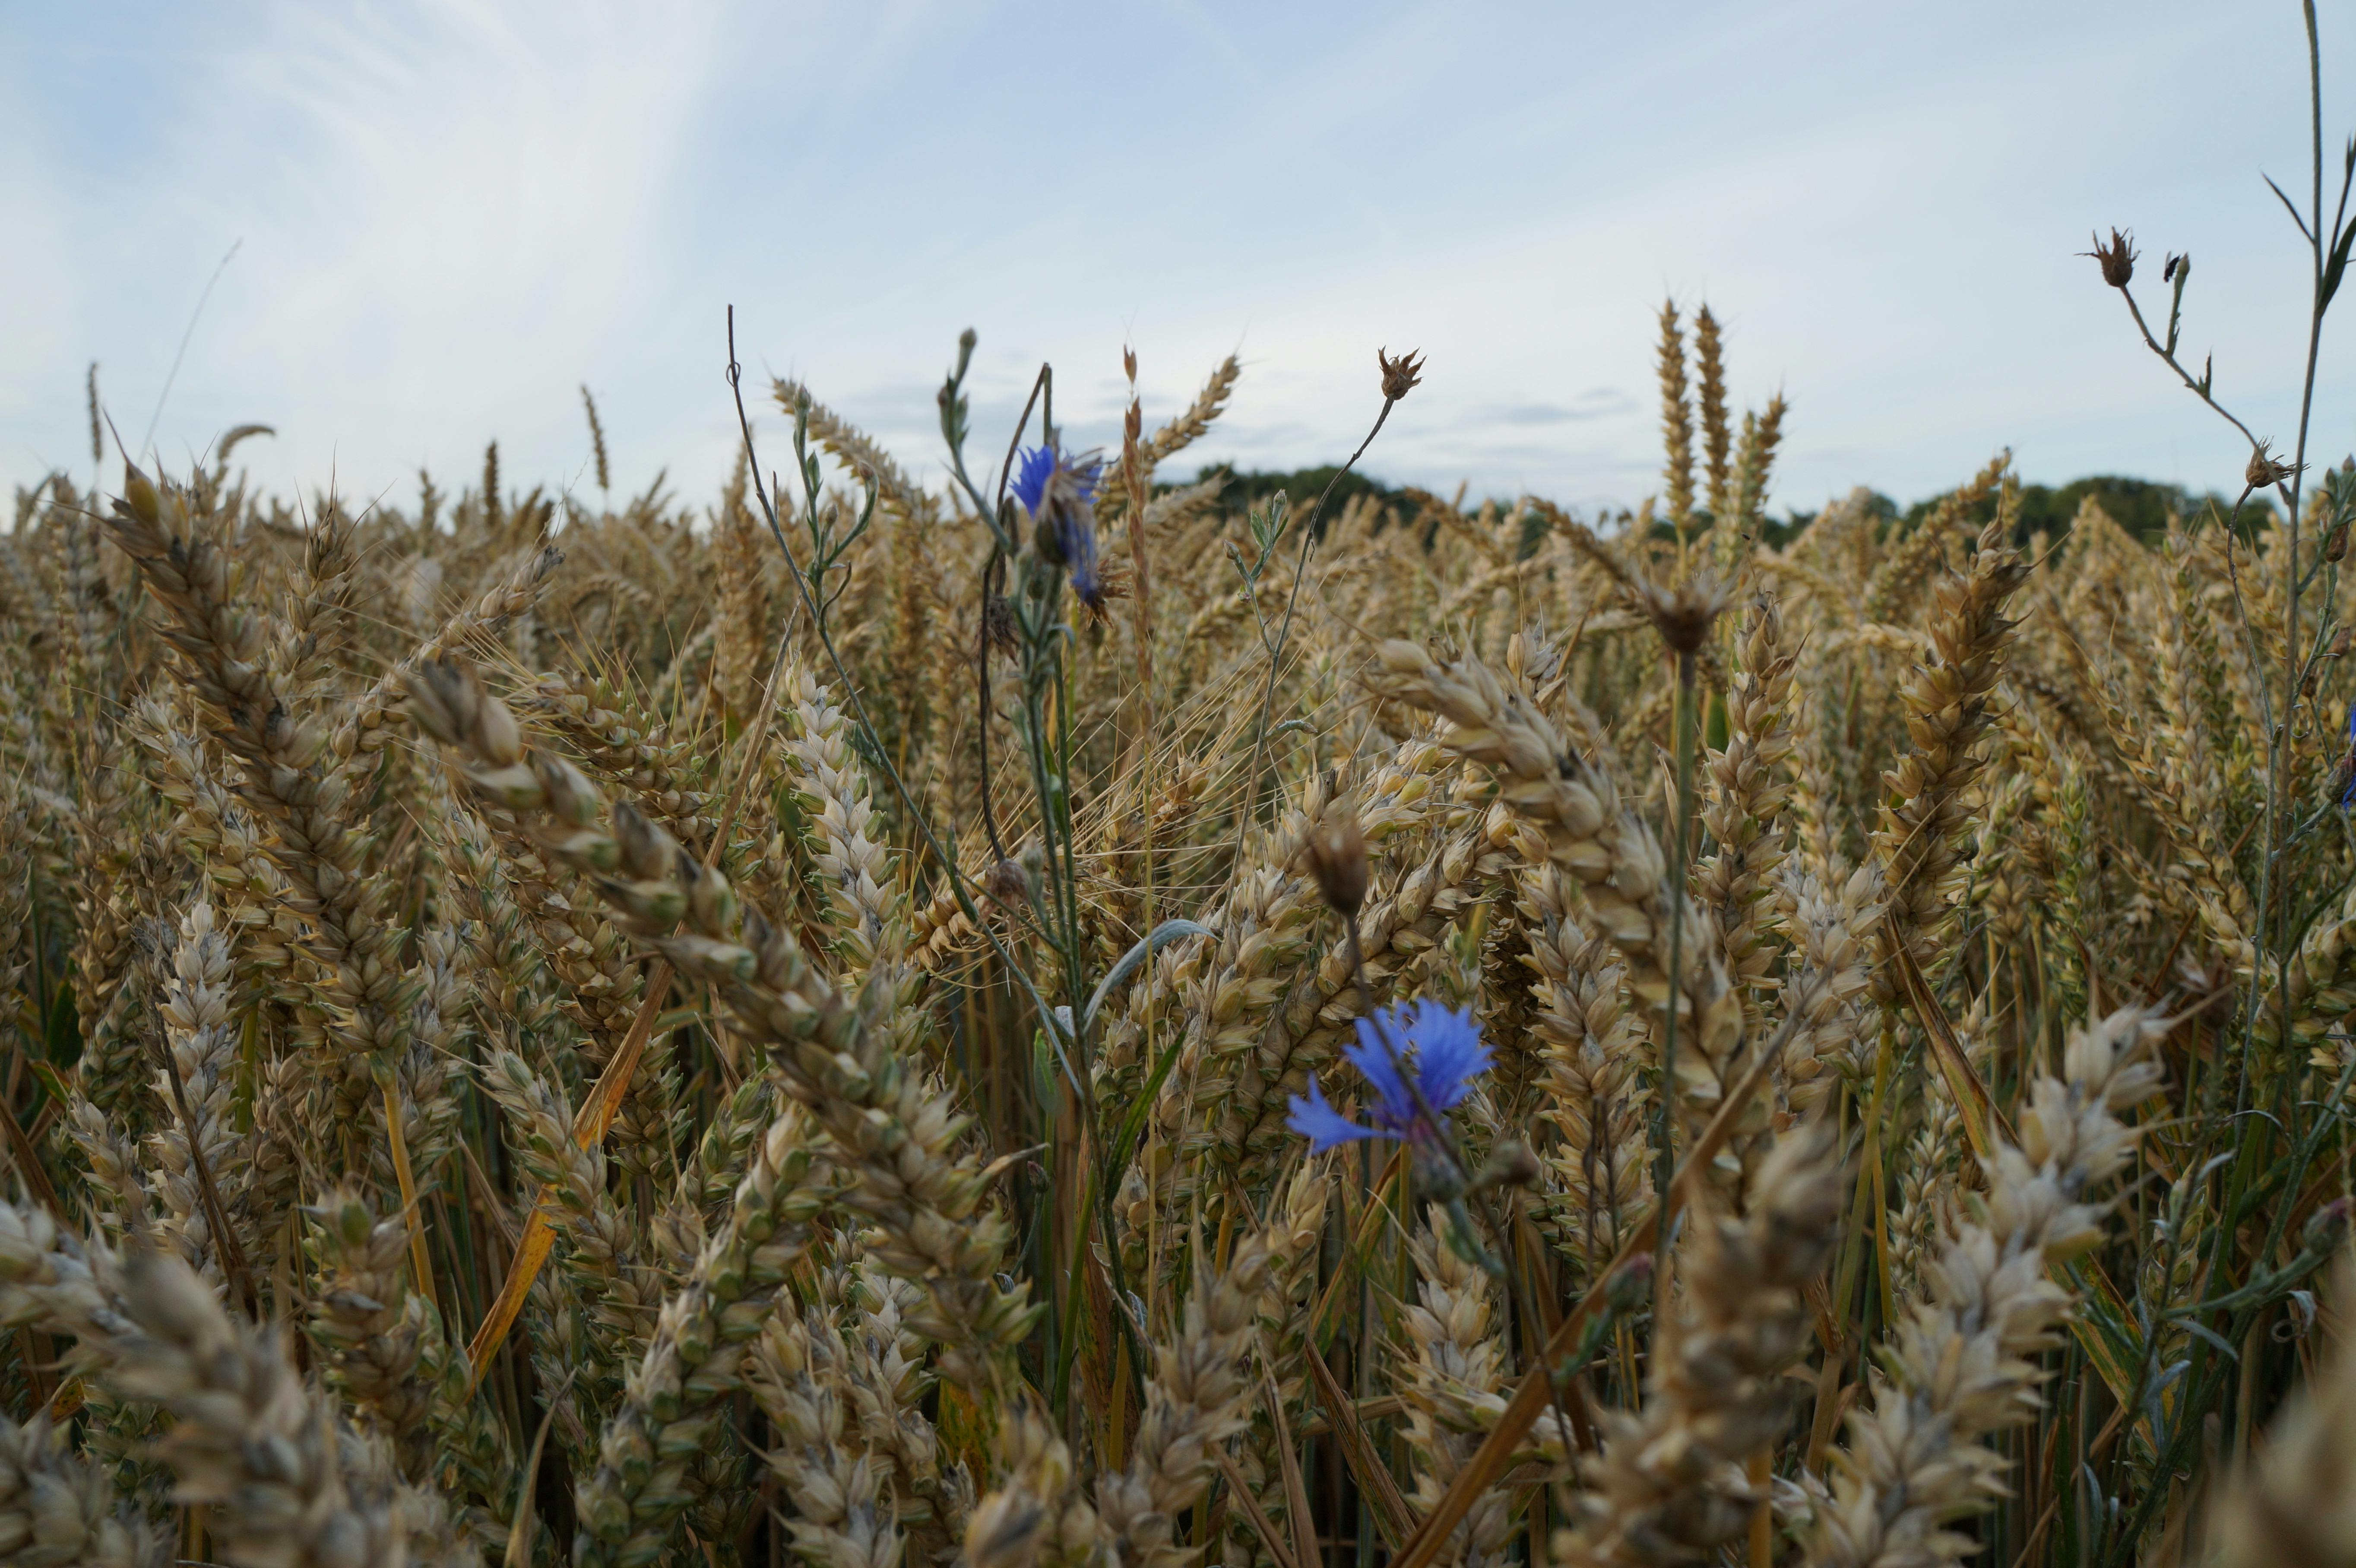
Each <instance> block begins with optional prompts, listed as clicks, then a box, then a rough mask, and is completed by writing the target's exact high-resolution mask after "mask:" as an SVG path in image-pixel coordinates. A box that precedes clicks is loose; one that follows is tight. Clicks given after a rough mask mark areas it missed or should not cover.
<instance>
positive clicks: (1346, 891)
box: [1309, 816, 1366, 915]
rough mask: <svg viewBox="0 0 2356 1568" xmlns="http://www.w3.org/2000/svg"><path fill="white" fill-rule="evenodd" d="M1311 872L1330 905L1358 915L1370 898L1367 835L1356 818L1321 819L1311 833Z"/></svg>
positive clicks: (1335, 908)
mask: <svg viewBox="0 0 2356 1568" xmlns="http://www.w3.org/2000/svg"><path fill="white" fill-rule="evenodd" d="M1309 874H1310V875H1311V876H1312V877H1314V878H1316V879H1317V891H1319V892H1321V893H1323V894H1324V895H1325V904H1326V907H1327V908H1329V909H1332V910H1333V911H1335V912H1338V913H1341V914H1345V915H1348V914H1355V913H1357V912H1358V906H1359V905H1361V904H1363V903H1365V901H1366V837H1365V834H1363V833H1361V832H1360V831H1358V824H1357V822H1356V820H1355V818H1352V817H1346V816H1345V817H1341V818H1338V819H1333V820H1329V821H1325V822H1321V823H1319V824H1318V825H1317V827H1315V829H1313V830H1312V832H1311V833H1310V835H1309Z"/></svg>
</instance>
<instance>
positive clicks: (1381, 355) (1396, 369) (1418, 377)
mask: <svg viewBox="0 0 2356 1568" xmlns="http://www.w3.org/2000/svg"><path fill="white" fill-rule="evenodd" d="M1375 363H1376V364H1378V365H1380V366H1381V367H1382V368H1383V396H1384V398H1385V399H1386V400H1388V401H1391V402H1394V403H1395V402H1398V400H1400V399H1401V398H1404V397H1406V396H1407V395H1408V393H1409V392H1412V391H1414V390H1415V389H1417V388H1418V387H1419V386H1421V385H1422V384H1423V360H1422V359H1421V358H1420V357H1418V355H1417V353H1416V351H1415V350H1414V349H1412V348H1410V349H1408V351H1407V352H1406V353H1404V354H1402V355H1400V356H1399V357H1398V358H1396V359H1394V358H1392V357H1391V356H1390V351H1389V350H1388V349H1387V348H1377V349H1376V350H1375Z"/></svg>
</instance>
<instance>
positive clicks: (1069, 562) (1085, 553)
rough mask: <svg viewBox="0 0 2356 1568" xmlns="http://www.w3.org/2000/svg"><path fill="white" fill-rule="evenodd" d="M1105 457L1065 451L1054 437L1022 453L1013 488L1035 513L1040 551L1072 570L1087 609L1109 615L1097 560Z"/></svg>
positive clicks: (1034, 533)
mask: <svg viewBox="0 0 2356 1568" xmlns="http://www.w3.org/2000/svg"><path fill="white" fill-rule="evenodd" d="M1103 472H1104V460H1103V459H1102V458H1100V457H1098V455H1097V454H1096V453H1093V452H1085V453H1081V454H1080V455H1079V456H1077V457H1068V456H1066V455H1065V453H1064V450H1063V447H1062V446H1061V444H1059V443H1057V442H1056V441H1055V439H1054V437H1053V436H1050V437H1049V439H1048V442H1047V444H1046V445H1044V446H1034V447H1032V448H1031V449H1030V450H1028V451H1026V452H1025V453H1023V456H1022V459H1021V461H1019V462H1018V463H1017V464H1015V468H1014V479H1013V483H1012V486H1011V488H1012V490H1013V492H1014V497H1015V499H1016V500H1018V501H1021V502H1022V503H1023V510H1024V511H1026V512H1028V513H1030V514H1031V528H1032V539H1033V543H1034V544H1035V545H1036V547H1037V548H1038V550H1039V553H1040V554H1041V555H1042V556H1044V557H1045V558H1046V559H1047V560H1051V561H1053V562H1055V564H1056V565H1058V566H1060V567H1062V568H1063V569H1064V570H1065V571H1067V572H1069V573H1070V574H1071V578H1072V592H1074V593H1075V594H1076V595H1078V596H1079V601H1080V603H1083V604H1085V605H1087V607H1088V611H1089V613H1091V614H1095V615H1102V614H1103V613H1105V582H1104V572H1103V571H1102V570H1101V569H1100V568H1099V567H1098V563H1097V509H1096V496H1097V480H1098V477H1099V476H1100V475H1102V474H1103Z"/></svg>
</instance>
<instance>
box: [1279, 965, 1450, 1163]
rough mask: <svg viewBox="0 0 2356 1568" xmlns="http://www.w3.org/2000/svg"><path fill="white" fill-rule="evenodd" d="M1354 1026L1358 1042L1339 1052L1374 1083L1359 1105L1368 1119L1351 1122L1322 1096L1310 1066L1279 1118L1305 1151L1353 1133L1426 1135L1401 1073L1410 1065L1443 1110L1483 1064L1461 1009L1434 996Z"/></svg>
mask: <svg viewBox="0 0 2356 1568" xmlns="http://www.w3.org/2000/svg"><path fill="white" fill-rule="evenodd" d="M1357 1034H1358V1043H1357V1044H1355V1045H1351V1046H1344V1047H1343V1049H1342V1054H1343V1055H1344V1056H1346V1057H1348V1058H1349V1059H1350V1062H1351V1064H1352V1065H1353V1066H1355V1067H1356V1068H1357V1070H1358V1072H1360V1073H1361V1074H1362V1075H1363V1076H1364V1077H1365V1080H1366V1086H1367V1087H1368V1088H1369V1089H1372V1090H1373V1091H1374V1100H1373V1103H1372V1104H1369V1105H1368V1106H1367V1107H1366V1118H1367V1124H1369V1125H1361V1124H1360V1123H1357V1122H1354V1121H1352V1120H1350V1118H1349V1117H1347V1116H1344V1115H1342V1113H1341V1112H1339V1111H1337V1110H1335V1109H1334V1108H1333V1106H1331V1105H1329V1104H1326V1103H1325V1096H1324V1094H1323V1092H1322V1091H1320V1090H1319V1089H1318V1087H1317V1077H1316V1074H1314V1073H1312V1074H1311V1075H1310V1078H1309V1093H1308V1094H1307V1095H1306V1096H1305V1097H1304V1096H1302V1095H1300V1094H1295V1095H1294V1096H1293V1097H1292V1114H1291V1115H1290V1116H1288V1117H1286V1118H1285V1125H1287V1126H1289V1127H1290V1128H1291V1129H1292V1130H1293V1131H1294V1132H1296V1133H1299V1134H1301V1136H1303V1137H1306V1138H1307V1139H1308V1140H1309V1147H1310V1151H1311V1152H1312V1153H1314V1154H1323V1152H1324V1151H1325V1150H1327V1149H1329V1148H1333V1147H1337V1146H1339V1145H1342V1144H1345V1143H1355V1142H1356V1141H1357V1140H1358V1139H1360V1138H1395V1139H1405V1140H1413V1139H1417V1138H1428V1137H1431V1136H1434V1135H1435V1134H1436V1133H1437V1132H1438V1130H1439V1129H1437V1128H1433V1127H1427V1126H1424V1125H1422V1111H1421V1110H1420V1108H1419V1107H1418V1106H1417V1104H1416V1103H1415V1095H1414V1093H1410V1092H1409V1091H1408V1086H1407V1081H1406V1079H1405V1077H1404V1076H1402V1074H1403V1073H1409V1072H1411V1073H1413V1074H1414V1075H1415V1086H1416V1088H1417V1089H1418V1090H1420V1091H1421V1092H1422V1094H1423V1098H1424V1101H1425V1103H1426V1104H1430V1107H1431V1108H1432V1110H1433V1111H1434V1112H1435V1113H1437V1114H1440V1115H1445V1114H1447V1113H1448V1112H1449V1111H1451V1110H1453V1109H1455V1108H1456V1107H1457V1106H1458V1105H1461V1104H1463V1103H1464V1099H1465V1096H1467V1095H1469V1094H1471V1093H1472V1080H1474V1079H1475V1078H1478V1077H1479V1076H1481V1074H1482V1073H1483V1072H1488V1071H1489V1048H1488V1046H1487V1045H1485V1044H1484V1043H1483V1041H1482V1039H1481V1026H1480V1025H1479V1024H1476V1023H1474V1022H1473V1021H1472V1012H1471V1011H1470V1010H1469V1009H1467V1010H1466V1011H1463V1012H1457V1011H1455V1010H1454V1009H1452V1008H1443V1007H1441V1006H1440V1004H1439V1003H1437V1002H1407V1003H1403V1004H1401V1005H1399V1006H1398V1007H1389V1008H1380V1009H1378V1010H1377V1011H1376V1014H1375V1016H1374V1017H1373V1018H1371V1019H1359V1020H1358V1025H1357Z"/></svg>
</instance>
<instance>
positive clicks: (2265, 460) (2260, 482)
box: [2242, 441, 2298, 490]
mask: <svg viewBox="0 0 2356 1568" xmlns="http://www.w3.org/2000/svg"><path fill="white" fill-rule="evenodd" d="M2273 444H2274V443H2271V442H2265V441H2262V442H2260V443H2258V444H2257V445H2256V446H2254V447H2253V448H2251V450H2250V465H2249V466H2248V467H2247V468H2245V469H2244V470H2243V471H2242V478H2243V480H2244V482H2245V483H2246V484H2247V485H2249V486H2250V488H2251V489H2253V490H2265V489H2269V488H2271V487H2273V486H2274V485H2279V484H2281V483H2282V482H2283V481H2284V480H2286V479H2287V478H2289V477H2290V476H2291V475H2293V474H2296V473H2297V472H2298V470H2297V468H2296V467H2295V466H2294V465H2292V464H2287V463H2285V462H2283V461H2282V460H2281V459H2279V458H2277V457H2276V456H2275V454H2274V453H2273V452H2272V451H2270V450H2269V448H2270V447H2272V445H2273Z"/></svg>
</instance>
